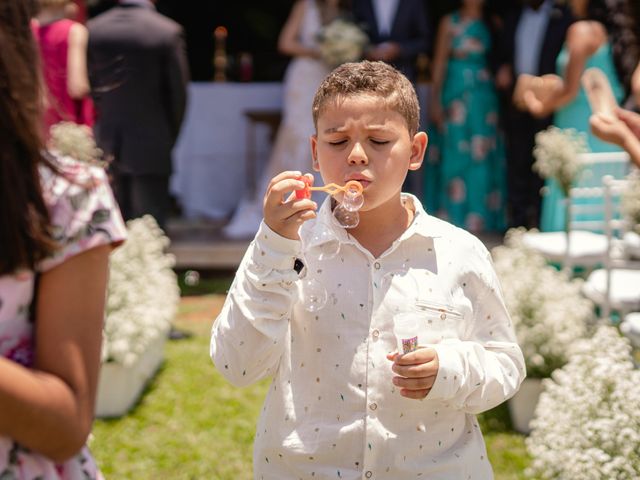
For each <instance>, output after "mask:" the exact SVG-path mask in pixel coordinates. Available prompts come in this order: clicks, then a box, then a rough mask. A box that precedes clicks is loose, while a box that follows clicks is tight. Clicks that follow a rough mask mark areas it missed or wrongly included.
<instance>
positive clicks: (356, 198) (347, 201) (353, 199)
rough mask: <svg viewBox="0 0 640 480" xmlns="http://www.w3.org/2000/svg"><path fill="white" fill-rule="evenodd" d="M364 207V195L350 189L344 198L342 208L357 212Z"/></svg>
mask: <svg viewBox="0 0 640 480" xmlns="http://www.w3.org/2000/svg"><path fill="white" fill-rule="evenodd" d="M362 205H364V195H362V192H360V191H359V190H356V189H355V188H349V189H347V191H346V192H344V195H343V196H342V206H343V207H344V208H345V209H346V210H348V211H350V212H357V211H358V210H360V209H361V208H362Z"/></svg>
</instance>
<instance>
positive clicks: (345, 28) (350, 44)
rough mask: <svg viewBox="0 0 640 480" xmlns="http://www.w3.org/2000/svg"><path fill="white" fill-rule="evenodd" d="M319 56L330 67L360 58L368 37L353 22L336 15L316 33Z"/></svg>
mask: <svg viewBox="0 0 640 480" xmlns="http://www.w3.org/2000/svg"><path fill="white" fill-rule="evenodd" d="M318 40H319V48H320V56H321V57H322V60H323V61H324V62H325V63H326V64H327V65H329V66H330V67H331V68H333V67H337V66H338V65H340V64H342V63H345V62H355V61H357V60H360V59H361V58H362V56H363V53H364V48H365V46H366V45H367V43H369V37H367V34H366V33H364V31H363V30H362V29H361V28H360V27H359V26H358V25H356V24H355V23H353V22H351V21H349V20H347V19H346V18H343V17H338V18H336V19H335V20H333V21H332V22H330V23H329V24H327V25H326V26H324V27H323V28H322V29H321V30H320V33H319V34H318Z"/></svg>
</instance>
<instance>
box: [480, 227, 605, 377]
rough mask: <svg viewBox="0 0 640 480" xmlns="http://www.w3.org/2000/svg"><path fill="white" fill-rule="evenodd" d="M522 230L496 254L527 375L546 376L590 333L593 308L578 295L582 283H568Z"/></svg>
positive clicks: (515, 231)
mask: <svg viewBox="0 0 640 480" xmlns="http://www.w3.org/2000/svg"><path fill="white" fill-rule="evenodd" d="M524 231H525V230H524V229H522V228H521V229H512V230H509V231H508V232H507V234H506V236H505V245H504V246H499V247H496V248H494V249H493V251H492V254H493V260H494V265H495V269H496V272H497V274H498V277H499V278H500V283H501V284H502V287H503V291H504V299H505V303H506V305H507V309H508V311H509V313H510V315H511V319H512V321H513V325H514V329H515V331H516V336H517V338H518V344H519V345H520V348H521V349H522V353H523V355H524V358H525V362H526V366H527V375H528V376H529V377H533V378H544V377H548V376H549V375H551V372H553V371H554V370H555V369H556V368H559V367H561V366H563V365H564V364H565V363H566V361H567V351H568V348H569V346H570V345H571V344H573V342H575V341H576V339H578V338H583V337H585V336H586V335H587V334H588V331H589V326H590V324H592V323H593V322H594V313H593V311H594V308H593V304H592V303H591V301H590V300H588V299H586V298H585V297H584V296H582V295H581V293H580V290H581V284H582V280H580V279H573V280H569V278H567V276H566V274H564V273H562V272H559V271H558V270H556V269H555V268H553V267H551V266H549V265H548V264H547V263H546V261H545V259H544V258H543V257H542V256H541V255H539V254H538V253H536V252H534V251H533V250H530V249H528V248H526V247H525V246H524V245H523V242H522V236H523V234H524Z"/></svg>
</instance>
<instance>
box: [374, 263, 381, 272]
mask: <svg viewBox="0 0 640 480" xmlns="http://www.w3.org/2000/svg"><path fill="white" fill-rule="evenodd" d="M373 268H375V269H376V270H380V262H376V263H374V264H373Z"/></svg>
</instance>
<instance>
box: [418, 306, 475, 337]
mask: <svg viewBox="0 0 640 480" xmlns="http://www.w3.org/2000/svg"><path fill="white" fill-rule="evenodd" d="M414 307H415V310H416V312H417V314H418V315H419V316H420V317H421V319H422V321H423V325H422V329H421V332H420V338H419V342H420V343H422V344H426V345H429V344H436V343H442V342H446V341H450V340H460V339H461V338H462V337H463V335H464V315H463V313H462V312H461V311H460V310H457V309H455V308H454V307H452V306H450V305H445V304H441V303H437V302H432V301H421V300H417V301H416V303H415V305H414Z"/></svg>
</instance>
